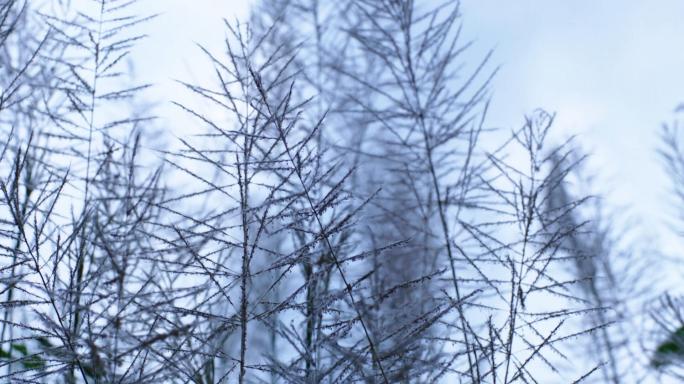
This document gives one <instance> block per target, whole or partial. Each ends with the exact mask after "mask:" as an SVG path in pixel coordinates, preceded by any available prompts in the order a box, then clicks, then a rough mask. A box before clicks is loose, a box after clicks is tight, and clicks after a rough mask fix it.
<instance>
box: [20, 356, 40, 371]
mask: <svg viewBox="0 0 684 384" xmlns="http://www.w3.org/2000/svg"><path fill="white" fill-rule="evenodd" d="M21 364H22V365H23V366H24V368H26V369H42V368H45V360H43V358H41V357H40V356H38V355H32V356H29V357H26V358H24V359H23V360H22V361H21Z"/></svg>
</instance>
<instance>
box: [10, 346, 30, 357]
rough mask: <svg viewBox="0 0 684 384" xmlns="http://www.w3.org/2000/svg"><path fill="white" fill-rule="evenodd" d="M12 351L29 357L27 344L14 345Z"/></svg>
mask: <svg viewBox="0 0 684 384" xmlns="http://www.w3.org/2000/svg"><path fill="white" fill-rule="evenodd" d="M12 349H14V350H17V351H19V353H21V354H22V355H24V356H26V355H28V348H27V347H26V344H12Z"/></svg>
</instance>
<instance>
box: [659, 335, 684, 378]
mask: <svg viewBox="0 0 684 384" xmlns="http://www.w3.org/2000/svg"><path fill="white" fill-rule="evenodd" d="M677 359H684V326H681V327H679V329H677V330H676V331H675V332H672V334H671V335H670V336H669V337H668V338H667V340H665V341H664V342H662V343H660V345H658V347H657V348H656V350H655V354H654V356H653V359H651V365H652V366H654V367H656V368H660V367H662V366H665V365H668V364H670V363H671V362H672V361H674V360H677Z"/></svg>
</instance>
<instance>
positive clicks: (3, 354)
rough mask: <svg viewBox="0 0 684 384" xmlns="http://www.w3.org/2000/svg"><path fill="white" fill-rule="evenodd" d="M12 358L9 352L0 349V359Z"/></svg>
mask: <svg viewBox="0 0 684 384" xmlns="http://www.w3.org/2000/svg"><path fill="white" fill-rule="evenodd" d="M10 358H12V354H10V353H9V352H5V350H4V349H0V359H10Z"/></svg>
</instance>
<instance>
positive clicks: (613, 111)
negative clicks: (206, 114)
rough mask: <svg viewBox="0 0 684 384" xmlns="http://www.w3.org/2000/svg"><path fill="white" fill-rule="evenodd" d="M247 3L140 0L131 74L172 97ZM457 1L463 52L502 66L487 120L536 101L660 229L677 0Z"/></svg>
mask: <svg viewBox="0 0 684 384" xmlns="http://www.w3.org/2000/svg"><path fill="white" fill-rule="evenodd" d="M250 3H251V1H249V0H164V1H146V2H143V7H144V8H145V10H146V11H148V12H150V13H162V15H161V16H160V17H159V18H158V19H156V20H155V21H154V22H152V23H150V24H149V25H148V26H147V27H146V28H147V31H146V32H147V33H149V35H150V38H149V39H148V40H146V41H145V42H144V43H142V44H141V45H140V46H139V47H138V49H137V52H136V55H138V56H137V58H136V63H137V64H136V73H137V75H138V76H139V77H140V78H141V79H144V80H145V81H150V82H153V83H155V84H157V87H156V89H155V91H153V95H154V96H155V97H156V98H157V99H159V100H160V101H162V102H164V100H168V99H169V98H173V99H182V97H183V95H184V94H186V93H184V92H182V91H181V88H180V87H178V86H176V85H174V83H173V81H172V79H183V80H199V79H202V78H205V76H206V73H207V69H208V68H209V67H208V66H207V65H206V64H207V62H206V60H205V58H204V57H202V55H201V54H199V50H198V49H197V48H196V47H195V43H202V44H204V45H206V46H207V47H209V48H210V49H214V50H220V49H221V42H222V37H223V36H224V35H225V30H224V27H223V22H222V18H224V17H226V18H229V19H234V18H236V17H238V18H243V19H244V18H245V16H246V15H247V14H248V7H249V4H250ZM462 5H463V8H462V10H463V16H464V19H463V22H464V31H465V35H466V37H468V38H472V39H475V40H476V48H475V49H474V50H472V51H471V55H472V58H473V59H477V58H478V57H481V55H482V54H483V53H484V52H486V51H487V50H489V49H492V48H493V49H495V55H494V62H495V63H497V64H500V65H501V70H500V72H499V74H498V76H497V77H496V79H495V83H494V99H493V102H492V105H491V108H490V112H491V113H490V115H489V125H491V126H497V127H503V128H507V129H511V128H514V127H517V126H519V125H520V124H521V123H522V121H523V116H524V115H525V114H526V113H530V112H531V111H533V110H534V109H535V108H539V107H541V108H544V109H547V110H548V111H551V112H555V113H557V126H556V127H557V130H556V132H557V137H558V138H559V139H560V138H561V137H567V136H570V135H573V134H578V135H580V142H581V143H582V144H583V145H584V146H585V148H586V149H588V150H590V151H591V153H592V154H593V157H592V159H591V162H590V165H591V167H590V168H591V169H593V170H594V171H595V172H597V176H598V178H599V180H600V181H601V183H600V184H598V185H597V186H598V187H599V190H598V191H597V192H602V193H606V196H607V197H608V200H609V202H610V205H611V206H613V207H625V208H627V209H626V210H622V211H624V212H629V214H630V215H631V216H633V217H636V218H638V219H639V220H640V221H641V222H643V223H645V224H646V225H645V226H644V227H643V228H644V231H645V232H646V233H648V234H650V235H654V236H655V235H656V234H659V233H660V234H661V235H662V234H664V233H666V232H667V231H663V229H664V228H665V225H664V220H665V218H666V216H667V214H671V213H672V212H673V210H672V209H669V204H668V198H669V197H668V194H667V193H668V188H669V184H668V181H667V179H666V178H665V176H664V174H663V172H662V167H661V166H660V163H659V160H658V157H657V155H656V152H655V150H656V148H657V146H658V133H659V130H660V127H661V125H662V123H663V122H665V121H671V120H672V119H673V118H674V113H673V111H674V109H675V107H676V106H677V105H678V104H679V103H680V102H684V76H682V71H684V50H682V49H681V48H680V44H679V42H680V40H681V38H682V36H684V23H682V19H683V17H684V1H678V0H669V1H664V0H661V1H657V2H647V1H637V0H631V1H626V0H601V1H597V0H573V1H561V0H536V1H532V0H527V1H524V0H518V1H503V0H462ZM149 58H154V60H149ZM166 105H167V107H168V103H166ZM167 107H164V113H163V114H162V115H165V116H171V117H170V118H169V117H167V122H168V120H169V119H174V120H175V119H176V118H178V119H180V117H178V116H179V114H176V113H167V111H170V110H174V109H173V108H169V109H167ZM178 121H180V120H178ZM161 123H162V124H163V123H164V121H161ZM176 125H178V124H176ZM176 129H178V127H177V126H176ZM182 130H183V131H185V129H184V128H182ZM667 243H668V244H669V245H670V247H672V246H674V244H675V243H673V242H672V241H671V239H670V241H668V242H667Z"/></svg>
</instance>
